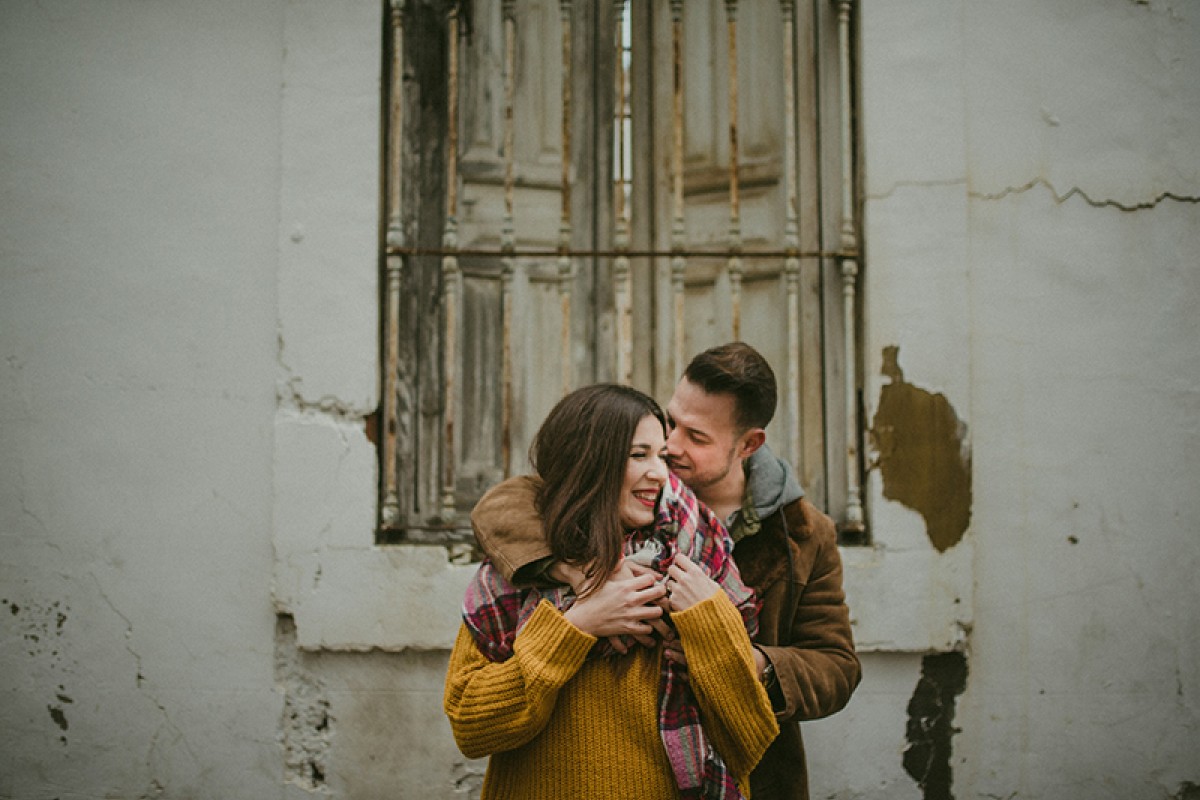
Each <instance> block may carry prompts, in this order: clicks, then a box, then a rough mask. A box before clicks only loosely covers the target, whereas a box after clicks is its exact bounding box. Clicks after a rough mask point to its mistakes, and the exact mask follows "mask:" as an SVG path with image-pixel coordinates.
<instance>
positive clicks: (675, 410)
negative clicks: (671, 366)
mask: <svg viewBox="0 0 1200 800" xmlns="http://www.w3.org/2000/svg"><path fill="white" fill-rule="evenodd" d="M735 411H736V408H735V401H734V398H733V395H731V394H709V393H708V392H706V391H704V390H703V389H701V388H700V387H699V386H697V385H696V384H694V383H692V382H691V381H689V380H688V379H687V378H684V379H683V380H681V381H679V385H678V386H676V387H675V394H673V395H672V396H671V402H670V403H668V404H667V422H668V424H669V425H670V433H669V434H668V436H667V461H668V463H669V464H670V465H671V469H672V470H673V471H674V472H675V474H676V475H678V476H679V477H680V479H681V480H682V481H683V482H684V483H686V484H687V485H688V486H689V487H690V488H691V490H692V491H693V492H695V493H696V494H697V495H698V496H700V498H701V499H704V498H703V496H704V494H705V491H706V490H708V489H711V488H713V487H715V486H718V485H719V484H721V483H722V482H723V481H726V480H730V475H731V473H732V471H733V470H734V469H738V470H740V469H741V458H739V452H740V448H741V445H742V442H741V439H742V438H743V437H741V436H739V434H738V430H737V424H736V416H735Z"/></svg>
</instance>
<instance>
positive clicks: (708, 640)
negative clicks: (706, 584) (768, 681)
mask: <svg viewBox="0 0 1200 800" xmlns="http://www.w3.org/2000/svg"><path fill="white" fill-rule="evenodd" d="M671 618H672V620H674V622H675V626H676V627H677V628H678V629H679V638H680V640H681V642H682V644H683V651H684V654H685V655H686V656H687V662H688V675H689V676H690V681H691V686H692V691H693V692H695V694H696V702H697V703H699V705H700V712H701V715H702V717H703V719H704V730H705V732H706V733H707V734H708V736H709V737H710V738H711V739H712V742H713V745H714V746H715V747H716V748H717V752H719V753H720V754H721V756H722V758H724V759H725V764H726V766H728V767H729V770H730V771H731V772H732V773H733V775H734V776H735V777H737V778H739V779H741V778H744V777H745V776H747V775H749V774H750V771H751V770H752V769H754V767H755V765H756V764H758V761H759V759H761V758H762V756H763V753H765V752H766V751H767V746H768V745H770V744H771V742H772V741H774V739H775V736H776V735H778V733H779V724H778V723H777V722H776V721H775V714H774V712H773V711H772V710H771V701H770V699H769V698H768V697H767V692H766V690H765V689H763V686H762V684H761V683H760V682H759V680H758V675H757V673H756V672H755V668H754V655H753V652H752V649H751V645H750V637H749V636H747V634H746V628H745V626H744V624H743V622H742V616H741V614H740V613H739V612H738V610H737V607H736V606H734V604H733V603H732V602H731V601H730V599H729V598H728V596H726V595H725V593H724V592H717V593H716V594H714V595H713V596H712V597H710V598H708V599H707V600H704V601H702V602H700V603H697V604H696V605H694V606H692V607H691V608H689V609H687V610H686V611H681V612H678V613H676V614H672V615H671Z"/></svg>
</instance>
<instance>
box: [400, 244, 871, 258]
mask: <svg viewBox="0 0 1200 800" xmlns="http://www.w3.org/2000/svg"><path fill="white" fill-rule="evenodd" d="M449 252H451V251H450V250H447V249H446V248H444V247H389V248H388V254H389V255H403V256H443V255H446V254H447V253H449ZM453 252H454V254H455V255H457V256H460V257H462V258H494V257H496V256H502V255H504V253H505V250H504V249H503V247H501V248H499V249H497V248H486V247H457V248H455V249H454V250H453ZM564 252H565V253H566V254H567V255H568V256H571V257H572V258H616V257H617V256H619V255H621V254H622V253H624V254H625V255H627V256H629V257H630V258H669V257H671V256H674V255H681V256H684V257H685V258H728V256H729V252H730V251H729V250H725V249H722V250H692V249H689V248H686V247H678V248H676V247H672V248H671V249H669V250H655V249H640V250H618V249H596V248H586V247H584V248H575V247H572V248H568V249H566V250H563V249H562V248H558V247H556V248H554V249H550V248H544V247H543V248H537V247H516V248H514V249H513V250H512V254H513V255H514V256H517V257H520V258H554V257H555V256H559V255H562V254H563V253H564ZM739 254H740V255H741V256H742V258H743V259H746V260H751V259H779V258H787V257H788V256H795V257H796V258H799V259H822V258H825V259H828V258H833V259H843V258H857V257H858V253H857V252H856V251H854V250H791V249H783V250H741V251H740V253H739Z"/></svg>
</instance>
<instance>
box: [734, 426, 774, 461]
mask: <svg viewBox="0 0 1200 800" xmlns="http://www.w3.org/2000/svg"><path fill="white" fill-rule="evenodd" d="M766 441H767V432H766V431H765V430H763V429H762V428H751V429H750V430H748V431H746V432H745V433H743V434H742V437H741V441H740V442H739V443H738V458H749V457H750V456H752V455H754V453H755V452H756V451H757V450H758V448H760V447H762V446H763V444H764V443H766Z"/></svg>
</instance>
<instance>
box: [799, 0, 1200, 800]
mask: <svg viewBox="0 0 1200 800" xmlns="http://www.w3.org/2000/svg"><path fill="white" fill-rule="evenodd" d="M1196 11H1197V9H1196V8H1195V7H1194V6H1191V5H1189V4H1185V3H1165V2H1117V1H1116V0H1110V1H1109V2H1099V3H1096V2H1078V3H1058V4H1044V3H1037V2H1017V3H976V2H971V3H963V2H953V1H952V0H925V1H924V2H921V3H915V4H913V3H909V4H903V6H901V5H898V4H893V3H885V2H865V3H863V5H862V42H861V48H862V54H863V75H862V81H863V106H864V108H863V114H862V119H863V125H864V151H865V154H866V163H865V178H866V185H867V202H866V219H865V223H866V243H865V246H866V249H867V253H868V269H869V271H870V272H869V274H868V286H867V292H868V296H869V309H870V310H869V312H868V326H869V331H870V333H869V335H868V341H867V345H866V347H867V349H866V353H867V358H868V364H870V361H871V359H873V358H877V357H878V353H879V352H880V351H881V349H882V347H884V346H887V345H899V346H900V362H901V366H902V367H904V369H905V373H906V379H907V380H908V381H910V382H913V383H917V384H919V385H922V386H925V387H928V388H930V389H931V390H936V391H943V392H945V393H946V394H947V396H948V397H949V398H950V399H951V402H952V404H953V405H954V406H955V408H956V409H957V411H958V413H959V416H960V417H961V418H962V419H964V421H966V422H967V424H968V426H969V431H970V434H969V438H970V443H971V446H972V453H973V465H974V484H973V488H974V506H973V516H972V523H971V530H970V533H969V535H968V540H967V541H966V542H964V543H965V544H969V545H970V547H971V548H972V549H973V553H974V554H973V558H972V561H971V565H970V569H971V575H972V583H973V593H974V597H973V603H972V606H973V607H972V611H971V620H970V622H971V625H970V635H969V638H968V640H967V649H966V652H967V655H968V667H969V671H970V672H969V676H968V684H967V690H966V692H965V694H964V695H963V696H962V697H961V698H960V699H959V709H958V715H957V717H956V720H955V722H956V725H957V726H958V727H959V728H961V733H959V734H958V735H957V736H955V738H954V759H953V768H954V774H955V784H954V786H955V794H956V796H958V797H1004V798H1008V797H1021V798H1076V797H1078V798H1130V797H1139V798H1140V797H1146V798H1158V797H1180V796H1183V795H1184V793H1185V792H1187V791H1193V792H1194V791H1195V789H1194V788H1192V789H1190V790H1189V785H1190V786H1192V787H1194V786H1195V785H1196V784H1200V772H1198V771H1197V766H1196V764H1197V762H1196V754H1197V753H1200V707H1198V704H1197V688H1200V687H1198V682H1200V673H1198V667H1200V645H1198V644H1197V639H1196V637H1195V630H1196V624H1197V610H1196V609H1198V608H1200V590H1198V589H1197V588H1196V584H1195V582H1194V579H1193V576H1194V575H1195V573H1196V570H1197V567H1198V566H1200V536H1198V535H1197V534H1198V533H1200V496H1198V494H1197V492H1196V486H1197V485H1198V478H1200V469H1198V467H1200V459H1197V457H1196V455H1195V452H1196V446H1197V444H1198V441H1197V440H1198V438H1200V403H1198V402H1197V398H1198V397H1200V347H1198V344H1200V322H1198V321H1197V319H1198V318H1197V315H1196V313H1195V309H1196V307H1197V302H1198V301H1200V270H1198V269H1197V258H1196V253H1197V252H1198V249H1200V205H1198V204H1197V198H1198V196H1200V88H1198V85H1197V83H1196V81H1195V80H1194V78H1195V76H1196V75H1198V74H1200V19H1198V18H1197V14H1196ZM875 380H876V382H877V383H876V389H875V391H873V392H871V397H872V402H873V401H874V400H877V398H878V384H879V383H880V382H882V380H883V379H882V378H875ZM873 499H874V501H875V503H874V521H875V526H876V529H877V530H879V529H880V528H883V527H887V526H888V525H889V524H890V523H891V522H892V521H893V520H896V521H897V522H899V523H900V524H901V525H904V524H907V521H908V520H910V519H911V512H909V511H907V510H906V509H897V508H895V507H894V506H893V505H892V504H889V503H887V502H886V501H883V500H882V498H880V497H879V496H878V495H876V496H874V498H873ZM960 547H961V545H960ZM955 549H957V548H955ZM953 552H954V551H953V550H951V551H950V553H953ZM940 560H941V559H940V557H939V558H934V559H933V560H932V563H931V566H930V569H931V570H933V571H934V573H941V572H942V567H941V565H940V564H939V563H938V562H939V561H940ZM958 566H959V565H957V564H956V565H955V568H956V569H957V568H958ZM870 663H871V662H868V667H869V666H870ZM867 685H868V686H869V684H867ZM861 701H862V698H861V697H859V698H856V701H855V703H861ZM850 718H851V717H844V718H840V719H836V718H835V720H831V721H830V722H829V723H828V724H830V725H846V724H848V723H849V720H850ZM822 724H827V723H822ZM860 777H861V776H860V775H859V774H857V772H855V773H852V777H851V779H850V787H851V788H850V792H851V793H850V794H849V795H847V796H864V797H866V796H878V797H888V796H894V795H892V794H890V793H888V792H883V791H875V790H872V789H870V786H869V784H868V783H865V782H863V781H862V780H861V779H860ZM839 796H840V795H839ZM1188 796H1190V795H1188Z"/></svg>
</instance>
